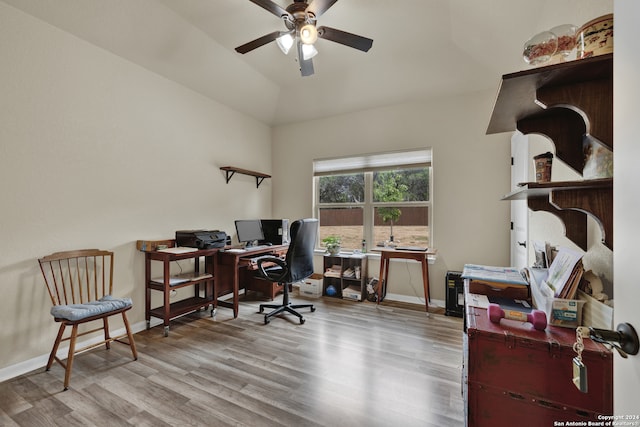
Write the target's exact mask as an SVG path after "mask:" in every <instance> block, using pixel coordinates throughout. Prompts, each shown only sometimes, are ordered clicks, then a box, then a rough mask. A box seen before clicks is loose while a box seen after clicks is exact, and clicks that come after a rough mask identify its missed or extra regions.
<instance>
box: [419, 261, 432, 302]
mask: <svg viewBox="0 0 640 427" xmlns="http://www.w3.org/2000/svg"><path fill="white" fill-rule="evenodd" d="M421 263H422V284H423V286H424V308H425V310H426V311H427V312H428V311H429V300H430V299H431V298H430V297H429V266H428V265H427V257H426V256H425V257H424V258H423V259H422V260H421Z"/></svg>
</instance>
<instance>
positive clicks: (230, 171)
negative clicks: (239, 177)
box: [225, 170, 236, 184]
mask: <svg viewBox="0 0 640 427" xmlns="http://www.w3.org/2000/svg"><path fill="white" fill-rule="evenodd" d="M225 172H226V174H227V176H226V178H227V184H228V183H229V181H230V180H231V177H232V176H233V175H235V173H236V171H234V170H227V171H225Z"/></svg>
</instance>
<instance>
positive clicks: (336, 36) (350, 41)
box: [318, 27, 373, 52]
mask: <svg viewBox="0 0 640 427" xmlns="http://www.w3.org/2000/svg"><path fill="white" fill-rule="evenodd" d="M318 37H320V38H323V39H326V40H331V41H332V42H336V43H340V44H343V45H345V46H349V47H352V48H354V49H358V50H361V51H363V52H368V51H369V49H371V46H372V45H373V40H371V39H368V38H366V37H362V36H359V35H357V34H351V33H347V32H346V31H342V30H336V29H335V28H331V27H318Z"/></svg>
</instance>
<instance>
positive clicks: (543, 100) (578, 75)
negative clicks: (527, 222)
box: [487, 54, 613, 250]
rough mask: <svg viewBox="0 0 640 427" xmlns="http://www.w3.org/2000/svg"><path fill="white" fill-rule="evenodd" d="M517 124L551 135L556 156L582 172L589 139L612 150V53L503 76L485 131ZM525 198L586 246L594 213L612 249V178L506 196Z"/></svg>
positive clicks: (532, 187) (533, 186) (527, 187)
mask: <svg viewBox="0 0 640 427" xmlns="http://www.w3.org/2000/svg"><path fill="white" fill-rule="evenodd" d="M516 129H517V130H519V131H520V132H522V133H523V134H525V135H526V134H530V133H537V134H541V135H544V136H546V137H548V138H549V139H550V140H551V141H552V142H553V143H554V145H555V147H556V157H558V158H559V159H561V160H562V161H563V162H565V163H566V164H567V165H569V166H570V167H571V168H572V169H574V170H575V171H576V172H578V173H580V174H581V173H582V170H583V168H584V164H585V159H584V155H583V141H584V140H585V139H587V140H588V139H595V140H597V141H598V142H599V143H602V144H603V145H604V146H605V147H607V148H608V149H610V150H613V54H607V55H601V56H595V57H592V58H587V59H581V60H576V61H569V62H565V63H561V64H555V65H549V66H546V67H539V68H535V69H531V70H526V71H520V72H517V73H512V74H506V75H504V76H502V82H501V85H500V89H499V91H498V96H497V98H496V103H495V106H494V109H493V113H492V116H491V119H490V122H489V126H488V128H487V134H492V133H500V132H508V131H514V130H516ZM523 199H525V200H527V201H528V205H529V208H530V209H532V210H544V211H547V212H550V213H552V214H554V215H556V216H558V217H559V218H560V219H561V220H562V221H563V222H564V223H565V227H566V234H567V237H568V238H570V239H571V240H572V241H574V242H575V243H576V244H577V245H578V246H580V247H581V248H583V249H584V250H586V249H587V247H586V245H587V237H586V233H587V231H586V215H587V214H588V215H591V216H593V217H594V218H595V219H596V221H597V222H598V223H599V224H600V227H601V229H602V232H603V243H604V244H605V245H606V246H607V247H608V248H609V249H613V179H611V178H607V179H594V180H584V181H572V182H552V183H546V184H538V183H526V184H524V185H523V187H522V188H521V189H518V190H517V191H515V192H513V193H511V194H508V195H506V196H505V197H503V200H523Z"/></svg>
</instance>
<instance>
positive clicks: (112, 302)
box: [51, 295, 132, 321]
mask: <svg viewBox="0 0 640 427" xmlns="http://www.w3.org/2000/svg"><path fill="white" fill-rule="evenodd" d="M131 304H132V302H131V298H114V297H112V296H111V295H106V296H104V297H102V298H100V299H99V300H97V301H91V302H88V303H85V304H68V305H54V306H53V307H52V308H51V314H52V315H53V317H55V318H56V319H66V320H71V321H75V320H82V319H85V318H87V317H92V316H97V315H99V314H104V313H108V312H110V311H115V310H120V309H122V308H126V307H130V306H131Z"/></svg>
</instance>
